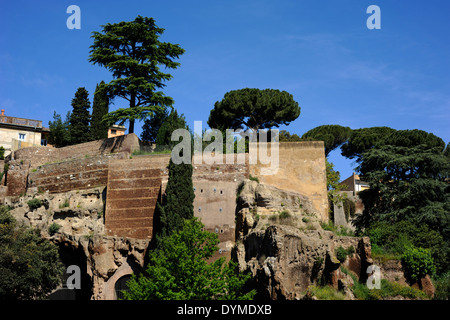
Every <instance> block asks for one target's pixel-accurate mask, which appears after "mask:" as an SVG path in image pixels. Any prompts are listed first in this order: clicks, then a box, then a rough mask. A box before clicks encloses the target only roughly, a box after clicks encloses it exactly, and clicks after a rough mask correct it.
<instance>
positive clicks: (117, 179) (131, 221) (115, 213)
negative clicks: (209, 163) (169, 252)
mask: <svg viewBox="0 0 450 320" xmlns="http://www.w3.org/2000/svg"><path fill="white" fill-rule="evenodd" d="M168 162H169V157H168V156H162V157H161V156H146V157H135V158H133V159H128V160H114V161H111V162H110V163H109V169H108V186H107V192H106V199H107V200H106V212H105V229H106V233H107V234H108V235H111V236H119V237H129V238H138V239H145V238H147V239H151V238H152V236H153V215H154V211H155V208H156V202H157V201H158V195H159V192H160V189H161V176H162V174H163V173H164V169H165V167H166V166H167V164H168Z"/></svg>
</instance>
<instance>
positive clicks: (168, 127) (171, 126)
mask: <svg viewBox="0 0 450 320" xmlns="http://www.w3.org/2000/svg"><path fill="white" fill-rule="evenodd" d="M176 129H186V130H189V127H188V125H187V123H186V119H185V117H184V114H180V115H179V114H178V112H177V110H176V109H175V108H173V109H172V110H171V111H170V114H169V115H168V116H167V117H166V118H165V119H164V121H163V123H162V124H161V126H160V127H159V129H158V133H157V134H156V139H155V143H156V145H158V146H167V147H169V148H172V147H173V146H174V145H176V144H178V142H177V141H172V133H173V132H174V131H175V130H176Z"/></svg>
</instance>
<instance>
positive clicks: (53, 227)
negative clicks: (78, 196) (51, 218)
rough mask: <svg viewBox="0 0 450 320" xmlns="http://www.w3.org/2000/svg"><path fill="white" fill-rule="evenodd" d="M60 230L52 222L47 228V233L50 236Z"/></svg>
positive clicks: (59, 227)
mask: <svg viewBox="0 0 450 320" xmlns="http://www.w3.org/2000/svg"><path fill="white" fill-rule="evenodd" d="M59 229H61V225H59V224H57V223H56V222H53V223H52V224H51V225H50V227H48V233H49V234H50V235H51V236H52V235H54V234H55V233H57V232H58V231H59Z"/></svg>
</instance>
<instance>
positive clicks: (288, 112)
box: [208, 88, 300, 132]
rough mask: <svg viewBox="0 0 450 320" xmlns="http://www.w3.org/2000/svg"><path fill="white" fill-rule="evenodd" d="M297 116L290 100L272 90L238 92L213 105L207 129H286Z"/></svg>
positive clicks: (233, 92) (283, 94)
mask: <svg viewBox="0 0 450 320" xmlns="http://www.w3.org/2000/svg"><path fill="white" fill-rule="evenodd" d="M299 115H300V107H299V105H298V103H297V102H296V101H295V100H294V98H293V96H292V95H291V94H289V93H288V92H286V91H279V90H275V89H265V90H260V89H249V88H245V89H240V90H232V91H229V92H227V93H226V94H225V96H224V98H223V99H222V100H221V101H217V102H216V103H215V104H214V109H212V110H211V113H210V115H209V119H208V125H209V127H210V128H214V129H218V130H222V131H224V130H226V129H234V130H236V129H244V128H245V130H247V129H252V130H253V131H254V132H258V130H259V129H270V128H272V127H278V126H279V125H282V124H284V125H287V124H289V123H290V122H291V121H294V120H295V119H297V118H298V116H299Z"/></svg>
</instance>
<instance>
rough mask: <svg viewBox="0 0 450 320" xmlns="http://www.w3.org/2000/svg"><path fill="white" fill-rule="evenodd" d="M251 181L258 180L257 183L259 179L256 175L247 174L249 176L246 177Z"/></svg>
mask: <svg viewBox="0 0 450 320" xmlns="http://www.w3.org/2000/svg"><path fill="white" fill-rule="evenodd" d="M248 178H249V179H250V180H251V181H256V182H258V183H259V179H258V177H253V176H252V175H249V177H248Z"/></svg>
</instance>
